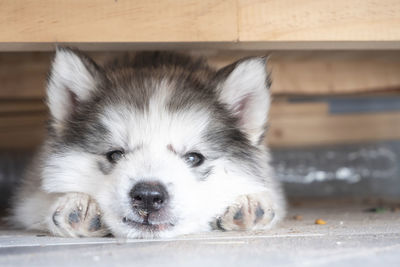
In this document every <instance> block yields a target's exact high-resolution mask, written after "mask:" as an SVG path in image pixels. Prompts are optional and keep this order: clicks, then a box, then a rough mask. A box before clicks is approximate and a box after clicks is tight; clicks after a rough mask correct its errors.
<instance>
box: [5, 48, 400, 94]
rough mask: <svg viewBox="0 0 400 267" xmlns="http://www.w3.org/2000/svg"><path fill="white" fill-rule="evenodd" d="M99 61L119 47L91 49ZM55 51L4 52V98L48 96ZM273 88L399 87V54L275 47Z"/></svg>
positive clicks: (350, 90)
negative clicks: (48, 75)
mask: <svg viewBox="0 0 400 267" xmlns="http://www.w3.org/2000/svg"><path fill="white" fill-rule="evenodd" d="M89 54H90V55H91V56H93V57H94V58H95V59H96V61H98V62H103V61H105V60H106V59H107V58H112V57H113V56H115V55H120V53H119V52H113V53H111V52H108V53H106V52H91V53H89ZM192 54H195V55H205V56H207V57H208V58H209V62H210V63H211V65H213V66H215V67H217V68H220V67H222V66H225V65H227V64H229V63H232V62H233V61H235V60H238V59H239V58H242V57H246V56H257V55H266V54H267V52H264V51H258V52H250V51H246V52H244V51H208V52H205V51H200V52H199V51H193V52H192ZM51 56H52V53H43V52H40V53H39V52H36V53H0V99H15V98H17V99H23V98H25V99H40V98H44V89H45V81H46V76H47V72H48V70H49V67H50V63H51ZM269 68H270V70H271V78H272V81H273V83H272V87H271V92H272V93H273V94H274V95H275V96H277V95H338V94H357V93H370V92H374V93H375V92H386V91H388V90H390V91H392V90H399V91H400V75H399V73H400V53H398V52H396V51H367V52H348V51H347V52H337V51H336V52H335V51H329V52H321V51H319V52H304V51H301V52H299V51H298V52H293V51H292V52H275V53H272V54H271V57H270V62H269Z"/></svg>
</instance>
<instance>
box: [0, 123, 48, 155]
mask: <svg viewBox="0 0 400 267" xmlns="http://www.w3.org/2000/svg"><path fill="white" fill-rule="evenodd" d="M44 135H45V128H44V127H43V126H41V125H40V126H31V127H25V128H21V129H18V130H16V129H14V130H12V131H1V130H0V149H1V150H4V151H6V150H14V149H27V150H31V149H35V148H37V147H38V146H39V145H40V144H41V142H42V141H43V138H44Z"/></svg>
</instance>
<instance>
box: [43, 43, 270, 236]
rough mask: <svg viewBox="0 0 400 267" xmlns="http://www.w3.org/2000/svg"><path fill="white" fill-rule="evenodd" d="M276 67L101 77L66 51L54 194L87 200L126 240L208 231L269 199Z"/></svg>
mask: <svg viewBox="0 0 400 267" xmlns="http://www.w3.org/2000/svg"><path fill="white" fill-rule="evenodd" d="M265 82H266V73H265V61H264V59H260V58H253V59H248V60H244V61H241V62H237V63H235V64H233V65H231V66H228V67H226V68H224V69H222V70H220V71H219V72H215V71H213V70H212V69H210V68H209V67H207V66H206V65H205V64H204V63H201V62H199V61H194V60H191V59H190V58H187V57H185V56H182V55H175V54H163V53H161V54H149V53H143V54H139V55H137V56H136V57H135V58H134V59H133V60H128V61H126V62H125V63H117V64H114V65H111V66H109V67H105V68H100V67H99V66H97V65H96V64H95V63H94V62H92V61H91V60H90V59H88V58H87V57H85V56H83V55H81V54H80V53H76V52H73V51H72V50H69V49H61V50H58V51H57V54H56V57H55V59H54V62H53V67H52V71H51V73H50V79H49V85H48V103H49V108H50V111H51V115H52V120H51V123H50V133H49V135H50V136H49V140H48V146H47V147H48V151H46V153H47V155H46V159H45V162H44V163H43V174H42V175H43V188H44V189H45V190H46V191H48V192H82V193H87V194H89V195H91V196H92V197H93V198H94V199H95V200H97V202H98V203H99V205H100V208H101V210H102V212H103V219H104V222H105V223H106V225H107V226H108V227H109V228H110V229H111V231H112V233H113V234H114V235H116V236H124V237H168V236H174V235H178V234H185V233H190V232H194V231H202V230H208V229H209V224H210V222H211V221H212V220H213V218H215V217H216V216H217V215H220V214H222V213H223V212H224V210H225V208H226V207H227V206H228V205H230V204H231V203H232V202H233V201H234V200H235V198H236V197H238V196H239V195H242V194H249V193H253V192H259V191H262V190H263V189H264V185H263V180H262V176H263V175H265V164H267V158H265V157H264V156H265V153H264V151H263V148H262V145H260V144H259V143H260V140H261V139H262V136H263V132H264V126H265V120H266V115H267V110H268V106H269V95H268V91H267V89H266V84H265Z"/></svg>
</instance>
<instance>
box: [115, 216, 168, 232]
mask: <svg viewBox="0 0 400 267" xmlns="http://www.w3.org/2000/svg"><path fill="white" fill-rule="evenodd" d="M122 222H123V223H125V224H127V225H129V226H132V227H135V228H137V229H139V230H141V231H151V232H161V231H166V230H169V229H171V228H173V227H174V226H175V225H174V224H173V223H169V222H167V223H150V222H149V221H148V220H144V221H143V222H137V221H134V220H131V219H129V218H127V217H123V218H122Z"/></svg>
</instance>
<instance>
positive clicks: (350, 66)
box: [271, 52, 400, 95]
mask: <svg viewBox="0 0 400 267" xmlns="http://www.w3.org/2000/svg"><path fill="white" fill-rule="evenodd" d="M271 69H272V74H271V75H272V79H273V83H272V88H271V90H272V92H273V93H274V94H284V95H296V94H299V95H321V94H324V95H329V94H330V95H333V94H356V93H367V92H379V91H385V90H391V89H399V88H400V75H399V73H400V54H399V53H398V52H381V53H377V52H362V53H351V52H325V53H322V52H313V53H311V52H309V53H286V54H284V53H276V54H273V55H272V56H271Z"/></svg>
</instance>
